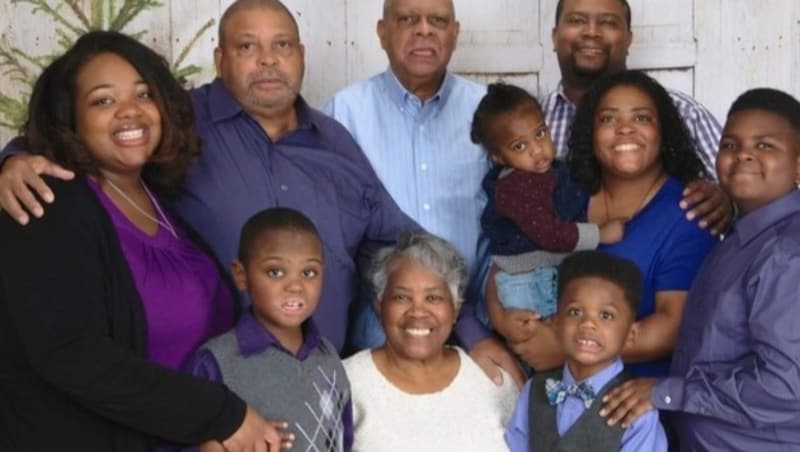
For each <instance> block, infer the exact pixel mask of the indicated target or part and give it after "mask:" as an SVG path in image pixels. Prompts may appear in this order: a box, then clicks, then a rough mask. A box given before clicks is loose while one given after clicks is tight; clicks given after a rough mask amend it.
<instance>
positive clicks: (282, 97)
mask: <svg viewBox="0 0 800 452" xmlns="http://www.w3.org/2000/svg"><path fill="white" fill-rule="evenodd" d="M264 79H273V80H278V81H279V82H280V84H281V85H282V86H281V87H280V88H279V89H273V90H270V92H267V93H264V92H261V91H258V90H256V89H255V88H254V87H253V85H254V84H255V83H257V82H258V81H260V80H264ZM289 80H290V77H289V76H288V75H287V74H286V73H284V72H283V71H280V70H278V69H274V68H273V69H269V70H264V71H259V72H255V73H253V74H250V75H248V77H247V89H246V93H245V100H246V102H247V103H248V104H249V105H252V106H254V107H257V108H267V109H274V108H282V107H287V106H289V105H291V104H293V103H294V101H295V100H296V99H297V96H298V95H300V92H299V89H295V88H293V87H292V84H291V83H290V82H289Z"/></svg>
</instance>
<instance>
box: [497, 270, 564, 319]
mask: <svg viewBox="0 0 800 452" xmlns="http://www.w3.org/2000/svg"><path fill="white" fill-rule="evenodd" d="M495 281H496V282H497V294H498V295H499V297H500V303H501V304H502V305H503V307H505V308H511V309H526V310H528V311H535V312H537V313H539V314H540V315H541V316H542V318H543V319H544V318H547V317H550V316H552V315H553V314H555V313H556V302H557V300H558V271H557V269H556V267H539V268H537V269H536V270H533V271H531V272H527V273H519V274H516V275H510V274H508V273H506V272H503V271H500V272H497V274H496V275H495Z"/></svg>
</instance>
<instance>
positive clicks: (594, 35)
mask: <svg viewBox="0 0 800 452" xmlns="http://www.w3.org/2000/svg"><path fill="white" fill-rule="evenodd" d="M628 25H629V24H628V23H627V22H626V19H625V7H624V6H623V4H622V2H620V1H619V0H565V1H564V4H563V9H562V12H561V16H560V17H559V18H558V22H557V25H556V27H555V28H553V36H552V37H553V47H554V48H555V51H556V55H557V57H558V65H559V67H560V68H561V74H562V76H564V77H570V76H579V77H592V78H599V77H601V76H602V75H605V74H611V73H617V72H621V71H623V70H624V69H625V59H626V58H627V56H628V48H629V47H630V45H631V40H632V39H633V34H632V33H631V32H630V31H629V29H628Z"/></svg>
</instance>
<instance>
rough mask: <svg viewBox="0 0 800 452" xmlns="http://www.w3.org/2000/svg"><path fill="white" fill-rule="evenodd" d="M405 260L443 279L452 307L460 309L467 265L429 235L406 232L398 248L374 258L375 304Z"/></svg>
mask: <svg viewBox="0 0 800 452" xmlns="http://www.w3.org/2000/svg"><path fill="white" fill-rule="evenodd" d="M402 257H405V258H407V259H410V260H411V261H413V262H415V263H417V264H419V265H421V266H423V267H425V269H426V270H428V271H430V272H431V273H433V274H435V275H437V276H439V277H440V278H442V279H443V280H444V282H445V284H447V287H448V288H449V289H450V295H451V296H452V298H453V305H454V306H455V308H456V309H459V308H460V307H461V303H462V302H463V301H464V291H465V290H466V287H467V262H466V261H465V260H464V258H463V257H462V256H461V254H460V253H459V252H458V251H457V250H456V249H455V248H454V247H453V245H451V244H450V243H448V242H447V241H446V240H444V239H442V238H440V237H437V236H435V235H433V234H428V233H427V232H406V233H404V234H403V235H401V236H400V239H399V240H398V241H397V244H396V245H394V246H390V247H386V248H383V249H381V250H380V251H378V253H377V254H376V255H375V257H374V259H373V261H372V267H371V269H370V272H369V280H370V283H371V284H372V289H373V291H374V295H375V300H376V303H379V302H380V300H381V298H383V294H384V292H385V291H386V284H387V282H388V281H389V276H390V275H391V274H392V272H393V271H394V270H395V268H396V265H397V261H398V260H399V259H400V258H402Z"/></svg>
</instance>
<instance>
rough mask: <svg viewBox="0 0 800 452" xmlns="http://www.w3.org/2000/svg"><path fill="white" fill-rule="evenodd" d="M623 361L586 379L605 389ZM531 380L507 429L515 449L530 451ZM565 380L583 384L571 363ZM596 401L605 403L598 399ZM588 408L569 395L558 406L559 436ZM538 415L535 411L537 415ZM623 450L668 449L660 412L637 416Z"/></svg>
mask: <svg viewBox="0 0 800 452" xmlns="http://www.w3.org/2000/svg"><path fill="white" fill-rule="evenodd" d="M623 367H624V366H623V364H622V360H620V359H617V360H616V361H614V363H613V364H611V365H610V366H608V367H606V368H605V369H603V370H601V371H600V372H598V373H596V374H594V375H592V376H591V377H589V378H587V379H586V380H584V381H588V382H589V383H591V385H592V387H593V388H598V390H599V388H602V387H603V386H605V385H606V383H608V382H609V381H611V380H612V379H613V378H614V377H616V376H617V374H619V373H620V372H622V369H623ZM531 381H532V380H528V382H527V383H525V387H524V388H522V392H521V393H520V395H519V401H517V406H516V407H515V408H514V414H513V415H512V416H511V421H509V423H508V428H506V443H508V447H509V448H510V449H511V452H528V451H529V450H530V432H529V431H528V426H529V422H528V420H529V416H531V415H532V414H531V412H530V405H529V401H530V392H531ZM563 381H564V383H567V384H580V383H582V382H579V381H575V377H573V376H572V374H571V373H570V371H569V367H568V366H566V365H565V366H564V373H563ZM593 403H601V401H600V400H595V401H594V402H593ZM584 411H586V407H585V406H584V404H583V400H581V399H580V398H579V397H577V396H575V395H571V396H567V398H566V399H565V400H564V402H563V403H561V404H559V405H558V407H556V425H557V426H558V435H559V436H561V437H563V436H564V434H565V433H566V432H567V430H569V428H570V427H572V425H573V424H575V421H577V420H578V418H579V417H580V416H581V414H583V412H584ZM533 415H534V416H535V413H534V414H533ZM619 450H620V451H621V452H641V451H648V452H666V451H667V437H666V434H665V433H664V428H663V427H662V426H661V423H660V422H659V420H658V411H655V410H653V411H649V412H647V413H645V414H644V415H642V416H641V417H640V418H639V419H637V420H636V421H635V422H634V423H633V425H631V426H630V427H629V428H627V429H626V430H625V432H624V433H623V434H622V444H621V445H620V449H619Z"/></svg>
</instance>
